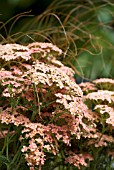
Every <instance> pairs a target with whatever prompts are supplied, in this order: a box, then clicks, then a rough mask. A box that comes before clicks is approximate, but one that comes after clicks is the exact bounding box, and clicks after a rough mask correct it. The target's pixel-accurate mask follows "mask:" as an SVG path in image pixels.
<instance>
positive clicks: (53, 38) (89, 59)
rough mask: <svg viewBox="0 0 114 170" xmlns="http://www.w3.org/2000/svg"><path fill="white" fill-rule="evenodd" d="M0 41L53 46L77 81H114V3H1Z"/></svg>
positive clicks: (4, 0) (92, 0) (19, 0)
mask: <svg viewBox="0 0 114 170" xmlns="http://www.w3.org/2000/svg"><path fill="white" fill-rule="evenodd" d="M0 21H1V22H0V33H1V34H0V41H1V44H4V43H14V42H16V43H21V44H28V43H31V42H34V41H42V42H51V43H53V44H56V45H57V46H58V47H59V48H61V49H62V50H63V56H62V57H61V58H60V60H62V61H63V63H64V64H66V65H69V66H70V67H72V68H73V69H74V70H75V72H76V75H75V77H76V80H77V81H78V82H80V81H82V80H83V81H91V80H93V79H96V78H100V77H109V78H114V2H113V0H112V1H111V0H100V1H99V0H81V1H80V0H61V1H60V0H0Z"/></svg>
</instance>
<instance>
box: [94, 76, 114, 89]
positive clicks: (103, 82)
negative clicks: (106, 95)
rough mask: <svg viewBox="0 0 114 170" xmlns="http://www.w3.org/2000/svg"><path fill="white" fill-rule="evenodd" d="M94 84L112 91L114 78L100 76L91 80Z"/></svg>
mask: <svg viewBox="0 0 114 170" xmlns="http://www.w3.org/2000/svg"><path fill="white" fill-rule="evenodd" d="M93 83H95V84H96V86H97V87H98V88H99V89H101V90H111V91H114V80H113V79H109V78H100V79H96V80H94V81H93Z"/></svg>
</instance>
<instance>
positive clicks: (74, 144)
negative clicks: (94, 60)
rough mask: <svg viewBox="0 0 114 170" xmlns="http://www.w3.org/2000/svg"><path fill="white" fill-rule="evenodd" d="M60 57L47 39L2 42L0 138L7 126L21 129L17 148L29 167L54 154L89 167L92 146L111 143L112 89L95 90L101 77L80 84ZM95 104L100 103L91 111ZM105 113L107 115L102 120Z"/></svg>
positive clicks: (92, 157) (59, 51) (91, 157)
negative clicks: (21, 43) (22, 42)
mask: <svg viewBox="0 0 114 170" xmlns="http://www.w3.org/2000/svg"><path fill="white" fill-rule="evenodd" d="M58 55H62V51H61V50H60V49H59V48H58V47H56V46H55V45H52V44H51V43H39V42H35V43H32V44H29V45H28V46H22V45H19V44H6V45H0V96H1V97H0V126H1V130H2V134H1V138H6V137H7V133H6V132H7V130H8V129H9V127H11V128H10V131H9V130H8V134H10V135H12V134H15V129H16V127H17V129H20V128H21V131H20V130H19V140H20V144H21V146H22V148H21V152H22V154H24V157H25V160H26V162H27V165H28V167H30V169H31V170H34V169H35V167H41V166H45V162H46V160H47V159H48V160H49V161H50V162H51V159H52V158H53V160H56V158H59V159H61V160H62V161H64V162H65V165H67V164H73V165H74V166H76V167H78V168H80V167H81V166H87V162H86V160H87V159H88V160H90V161H91V160H93V159H94V156H93V153H92V149H90V148H95V147H101V146H102V147H103V146H108V144H109V143H114V138H113V137H112V135H111V134H112V133H113V132H112V131H113V130H114V126H113V125H114V124H113V123H114V116H113V115H114V107H113V106H114V92H111V91H106V90H105V91H104V90H100V91H97V88H98V87H99V86H98V85H99V81H96V82H94V83H93V84H91V83H89V85H88V84H87V83H86V85H87V88H86V86H85V85H82V84H80V87H79V85H77V84H76V82H75V80H74V78H73V75H74V71H73V70H72V69H71V68H69V67H66V66H64V65H63V64H62V63H61V62H60V61H58V60H57V56H58ZM105 82H106V81H105ZM108 82H109V81H108ZM110 83H113V81H111V82H110ZM95 84H96V85H95ZM111 87H112V86H111ZM81 88H82V90H83V91H84V94H86V93H88V94H87V95H86V96H85V95H83V92H82V90H81ZM91 88H92V89H91ZM86 90H87V91H86ZM89 90H90V91H91V93H89ZM108 90H109V89H108ZM92 91H97V92H92ZM95 102H98V104H99V105H97V104H96V105H95V107H94V111H92V109H91V103H95ZM108 104H109V105H108ZM107 105H108V106H107ZM105 113H107V114H108V117H106V118H105V119H102V116H103V115H104V114H105ZM99 124H101V126H99ZM102 126H103V127H102ZM104 126H105V127H106V128H107V130H106V133H105V134H104V131H102V128H104ZM109 134H110V135H109ZM79 145H80V146H79ZM90 145H91V147H90ZM14 153H15V152H14V150H13V149H12V152H11V153H9V155H10V154H11V155H13V154H14ZM3 154H4V152H3ZM61 154H62V155H63V156H62V155H61ZM50 155H51V159H49V158H50ZM20 166H21V165H20Z"/></svg>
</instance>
